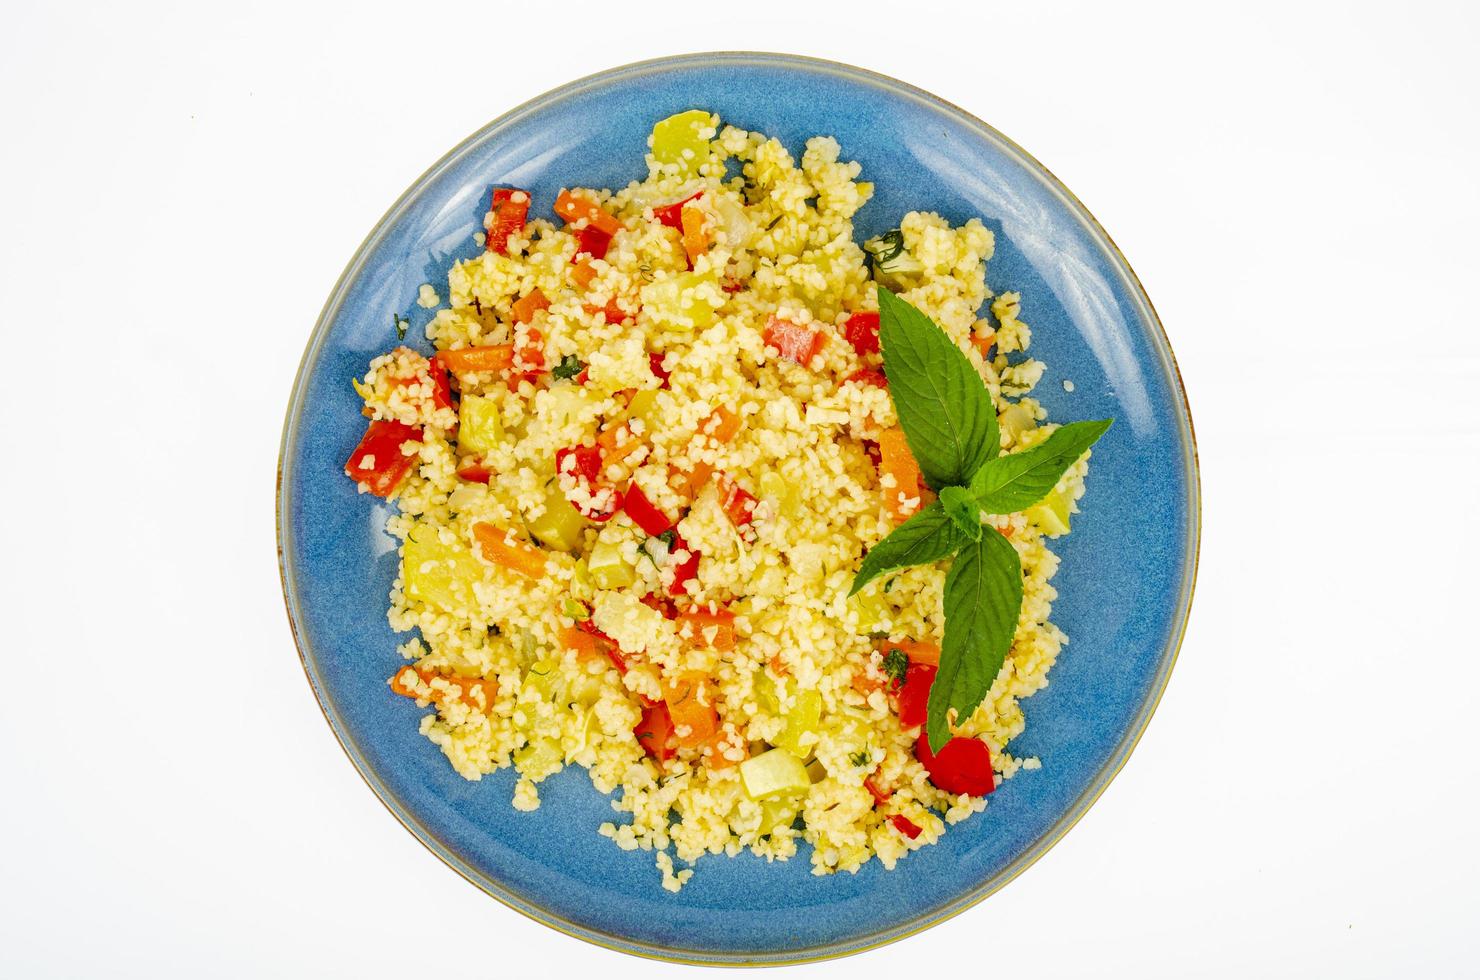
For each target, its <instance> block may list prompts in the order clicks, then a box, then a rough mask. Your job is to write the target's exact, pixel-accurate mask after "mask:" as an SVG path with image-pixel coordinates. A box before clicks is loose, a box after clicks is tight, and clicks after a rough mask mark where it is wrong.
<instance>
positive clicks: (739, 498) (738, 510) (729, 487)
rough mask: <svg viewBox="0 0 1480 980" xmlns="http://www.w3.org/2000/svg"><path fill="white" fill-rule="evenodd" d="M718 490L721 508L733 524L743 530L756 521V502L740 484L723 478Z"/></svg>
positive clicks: (720, 480)
mask: <svg viewBox="0 0 1480 980" xmlns="http://www.w3.org/2000/svg"><path fill="white" fill-rule="evenodd" d="M718 490H719V495H720V497H719V505H720V508H721V509H723V510H724V512H725V516H726V517H728V518H729V519H730V523H731V524H733V525H735V526H736V527H737V528H741V527H745V526H746V525H747V524H749V523H750V522H751V521H753V520H755V504H756V500H755V498H754V497H752V496H751V495H750V494H749V493H746V492H745V490H744V489H742V488H741V487H740V485H739V484H737V483H734V482H732V481H731V480H730V479H729V478H728V477H725V476H721V477H720V479H719V483H718Z"/></svg>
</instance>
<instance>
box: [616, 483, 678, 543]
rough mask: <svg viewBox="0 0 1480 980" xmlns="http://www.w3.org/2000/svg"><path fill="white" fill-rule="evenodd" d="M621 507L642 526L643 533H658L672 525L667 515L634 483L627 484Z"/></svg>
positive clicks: (633, 520)
mask: <svg viewBox="0 0 1480 980" xmlns="http://www.w3.org/2000/svg"><path fill="white" fill-rule="evenodd" d="M622 509H623V510H625V511H626V512H627V516H628V517H630V518H632V522H633V523H634V524H636V525H637V526H638V527H640V528H642V530H643V533H644V534H648V535H654V536H655V535H659V534H662V533H663V532H664V531H666V530H668V529H669V528H671V527H673V522H672V521H670V520H669V519H668V515H667V514H665V513H663V512H662V511H661V510H659V509H658V508H657V507H656V506H655V505H654V504H653V502H652V501H650V500H648V499H647V495H646V494H645V493H643V492H642V490H641V488H639V487H638V485H637V484H636V483H629V484H627V493H626V494H625V495H624V496H623V497H622Z"/></svg>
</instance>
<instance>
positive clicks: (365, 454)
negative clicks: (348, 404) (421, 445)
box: [344, 419, 423, 497]
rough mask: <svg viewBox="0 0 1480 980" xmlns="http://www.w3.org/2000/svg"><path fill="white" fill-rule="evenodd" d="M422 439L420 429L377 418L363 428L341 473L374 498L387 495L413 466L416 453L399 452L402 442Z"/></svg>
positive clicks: (397, 485)
mask: <svg viewBox="0 0 1480 980" xmlns="http://www.w3.org/2000/svg"><path fill="white" fill-rule="evenodd" d="M422 439H423V435H422V431H421V430H420V429H418V428H416V427H415V426H411V425H406V424H405V423H403V422H394V421H392V420H390V419H377V420H376V421H374V422H371V423H370V424H369V426H367V427H366V429H365V435H364V436H362V437H361V438H360V444H359V445H358V446H356V447H355V451H354V452H352V453H350V457H349V462H347V463H345V464H344V475H345V476H347V477H349V478H350V479H351V480H354V481H355V482H356V483H358V484H360V485H361V486H363V487H364V488H365V489H366V490H368V491H369V492H370V493H373V494H375V496H377V497H389V496H390V495H391V494H393V493H395V492H396V488H397V487H399V486H400V485H401V481H402V480H404V479H406V474H408V473H410V472H411V468H412V467H413V466H415V465H416V456H414V455H413V456H404V455H402V454H401V444H402V443H405V442H421V441H422ZM367 463H368V465H366V464H367Z"/></svg>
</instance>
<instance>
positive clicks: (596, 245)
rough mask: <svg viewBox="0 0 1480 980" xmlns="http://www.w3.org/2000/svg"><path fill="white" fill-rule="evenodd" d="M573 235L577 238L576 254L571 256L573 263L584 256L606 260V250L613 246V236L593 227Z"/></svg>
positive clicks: (582, 229)
mask: <svg viewBox="0 0 1480 980" xmlns="http://www.w3.org/2000/svg"><path fill="white" fill-rule="evenodd" d="M571 234H573V235H575V236H576V254H575V255H573V256H571V261H572V262H574V261H575V260H576V259H577V258H579V257H580V256H581V255H583V254H584V255H589V256H591V257H592V258H593V259H604V258H606V250H607V248H608V247H610V246H611V243H612V236H610V235H608V234H607V233H606V232H604V231H602V230H601V229H600V228H596V227H594V226H592V225H587V226H586V227H584V228H581V229H580V230H578V231H574V232H572V233H571Z"/></svg>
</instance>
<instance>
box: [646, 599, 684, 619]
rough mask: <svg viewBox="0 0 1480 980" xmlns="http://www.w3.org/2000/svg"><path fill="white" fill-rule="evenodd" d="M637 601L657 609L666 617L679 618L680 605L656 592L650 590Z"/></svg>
mask: <svg viewBox="0 0 1480 980" xmlns="http://www.w3.org/2000/svg"><path fill="white" fill-rule="evenodd" d="M637 601H638V602H641V603H642V604H643V605H644V606H647V607H648V608H649V609H656V610H657V611H658V612H660V613H662V614H663V618H664V619H667V620H674V619H677V618H678V606H676V605H674V603H673V600H672V599H668V598H665V597H664V596H660V595H658V594H657V593H655V592H649V593H648V594H647V595H645V596H643V597H642V598H641V599H639V600H637Z"/></svg>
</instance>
